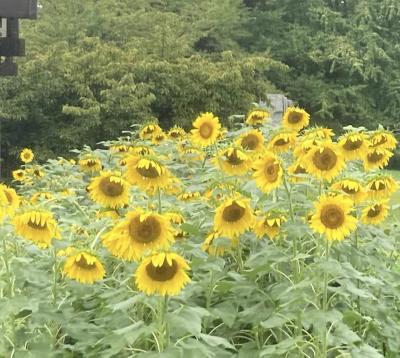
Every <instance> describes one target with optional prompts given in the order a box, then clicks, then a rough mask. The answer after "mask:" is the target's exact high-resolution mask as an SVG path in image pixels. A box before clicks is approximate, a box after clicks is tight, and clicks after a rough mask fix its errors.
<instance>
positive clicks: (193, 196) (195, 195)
mask: <svg viewBox="0 0 400 358" xmlns="http://www.w3.org/2000/svg"><path fill="white" fill-rule="evenodd" d="M200 198H201V194H200V192H198V191H187V192H186V193H182V194H180V195H179V196H178V200H182V201H195V200H199V199H200Z"/></svg>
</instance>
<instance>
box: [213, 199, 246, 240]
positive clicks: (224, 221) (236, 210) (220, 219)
mask: <svg viewBox="0 0 400 358" xmlns="http://www.w3.org/2000/svg"><path fill="white" fill-rule="evenodd" d="M253 222H254V214H253V210H252V209H251V207H250V201H249V200H248V199H242V198H240V197H237V198H231V199H228V200H226V201H225V202H223V203H222V204H221V205H220V206H219V207H218V208H217V209H216V211H215V216H214V231H217V232H218V233H219V234H220V235H221V236H227V237H229V238H235V237H237V236H239V235H240V234H242V233H244V232H245V231H246V230H248V229H249V228H250V227H251V226H252V225H253Z"/></svg>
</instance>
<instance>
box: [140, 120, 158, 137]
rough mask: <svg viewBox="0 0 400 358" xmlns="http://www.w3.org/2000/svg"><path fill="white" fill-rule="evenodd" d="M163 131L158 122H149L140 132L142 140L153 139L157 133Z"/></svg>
mask: <svg viewBox="0 0 400 358" xmlns="http://www.w3.org/2000/svg"><path fill="white" fill-rule="evenodd" d="M158 132H162V129H161V128H160V126H159V125H158V124H156V123H151V124H147V125H146V126H144V127H143V128H142V129H141V130H140V132H139V137H140V139H142V140H146V139H151V138H152V137H153V135H154V134H155V133H158Z"/></svg>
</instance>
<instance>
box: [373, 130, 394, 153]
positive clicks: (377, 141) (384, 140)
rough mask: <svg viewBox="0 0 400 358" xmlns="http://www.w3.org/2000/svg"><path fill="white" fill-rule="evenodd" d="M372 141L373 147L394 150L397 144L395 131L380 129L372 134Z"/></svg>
mask: <svg viewBox="0 0 400 358" xmlns="http://www.w3.org/2000/svg"><path fill="white" fill-rule="evenodd" d="M370 142H371V145H372V146H373V147H380V148H384V149H389V150H393V149H395V148H396V146H397V139H396V138H395V136H394V135H393V133H391V132H389V131H385V130H378V131H376V132H374V133H372V134H371V136H370Z"/></svg>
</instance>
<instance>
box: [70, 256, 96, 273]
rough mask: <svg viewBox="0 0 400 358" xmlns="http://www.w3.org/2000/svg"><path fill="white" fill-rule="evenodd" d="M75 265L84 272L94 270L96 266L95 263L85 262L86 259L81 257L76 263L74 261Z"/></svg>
mask: <svg viewBox="0 0 400 358" xmlns="http://www.w3.org/2000/svg"><path fill="white" fill-rule="evenodd" d="M75 264H76V265H77V266H78V267H80V268H81V269H84V270H93V269H95V268H96V264H95V263H89V262H88V261H87V260H86V257H85V256H83V255H81V257H80V259H79V260H78V261H75Z"/></svg>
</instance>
